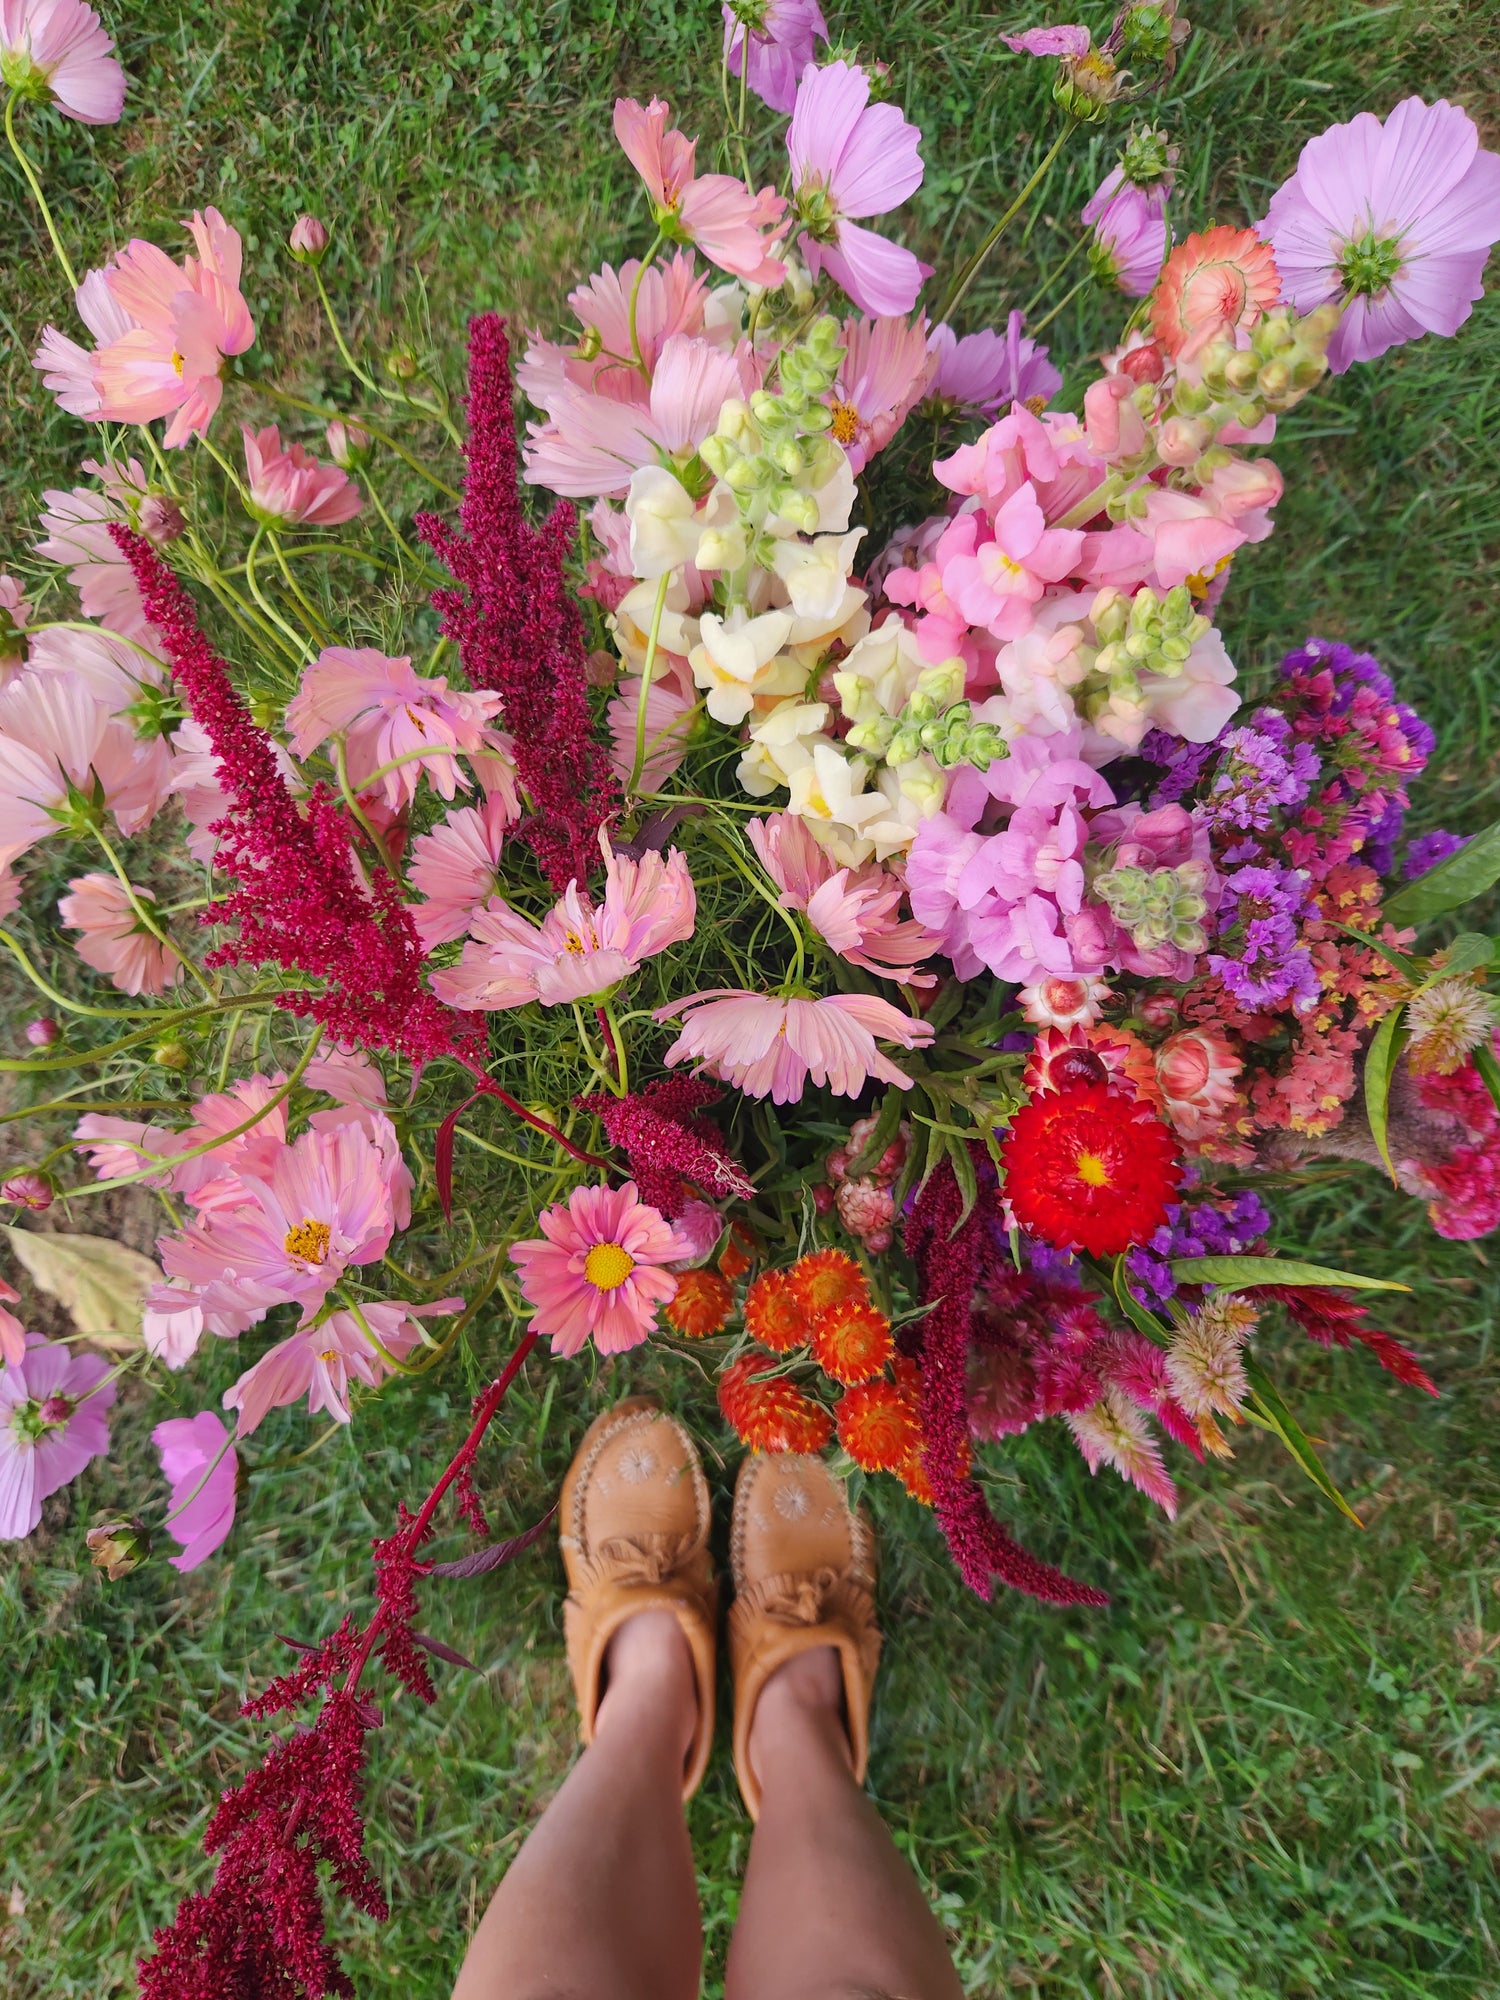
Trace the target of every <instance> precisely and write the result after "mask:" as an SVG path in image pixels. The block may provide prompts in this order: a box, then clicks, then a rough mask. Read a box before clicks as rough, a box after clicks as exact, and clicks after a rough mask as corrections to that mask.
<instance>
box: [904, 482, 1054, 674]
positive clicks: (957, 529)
mask: <svg viewBox="0 0 1500 2000" xmlns="http://www.w3.org/2000/svg"><path fill="white" fill-rule="evenodd" d="M981 525H982V523H981V521H980V517H979V516H978V515H977V514H960V515H959V517H958V519H957V520H956V521H955V522H954V523H953V525H952V527H951V528H950V529H949V530H948V532H947V533H946V534H945V535H944V536H943V539H942V541H941V542H940V543H939V544H938V553H937V562H938V567H939V569H940V570H941V572H942V577H943V587H944V589H945V591H946V592H947V594H948V596H949V597H950V598H951V599H952V601H953V603H954V604H955V605H956V606H957V607H958V610H959V611H960V613H961V614H962V615H963V617H964V618H966V619H967V620H968V622H969V624H971V625H982V626H984V628H985V630H986V631H988V632H989V633H991V634H992V636H993V637H995V638H996V639H1014V638H1015V637H1016V636H1017V634H1019V633H1021V632H1024V631H1025V629H1026V627H1027V625H1028V624H1029V623H1030V622H1031V607H1032V605H1033V604H1035V603H1037V602H1038V600H1039V599H1040V598H1041V596H1042V593H1043V591H1044V590H1045V589H1046V587H1047V585H1048V584H1049V583H1059V582H1061V580H1062V579H1063V578H1064V577H1065V576H1067V575H1069V574H1070V573H1071V572H1072V570H1073V569H1074V568H1075V567H1076V566H1077V563H1078V560H1079V557H1080V556H1081V555H1082V553H1083V535H1082V534H1081V532H1079V531H1078V530H1077V529H1064V528H1049V527H1048V526H1047V517H1046V515H1045V514H1044V513H1043V511H1042V504H1041V501H1040V500H1039V499H1038V498H1037V495H1036V491H1035V489H1034V488H1033V487H1032V485H1031V484H1030V482H1029V481H1028V482H1027V484H1026V485H1025V486H1021V487H1018V488H1017V490H1016V491H1015V492H1014V493H1012V494H1011V496H1010V498H1009V499H1008V500H1006V501H1005V503H1004V504H1003V505H1002V506H1001V507H1000V509H999V510H998V512H997V513H996V514H995V516H994V521H993V530H992V538H991V539H984V540H981V539H980V534H979V531H980V527H981Z"/></svg>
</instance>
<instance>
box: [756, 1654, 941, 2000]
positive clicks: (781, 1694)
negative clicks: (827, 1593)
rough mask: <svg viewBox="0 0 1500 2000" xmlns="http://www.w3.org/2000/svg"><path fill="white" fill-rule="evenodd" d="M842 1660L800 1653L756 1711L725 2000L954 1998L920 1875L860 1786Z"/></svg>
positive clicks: (781, 1671) (771, 1685) (767, 1688)
mask: <svg viewBox="0 0 1500 2000" xmlns="http://www.w3.org/2000/svg"><path fill="white" fill-rule="evenodd" d="M841 1708H842V1688H841V1677H840V1671H839V1664H838V1655H837V1654H836V1653H835V1652H834V1651H833V1649H832V1648H831V1647H823V1646H819V1647H816V1648H814V1649H812V1650H811V1651H809V1652H805V1653H798V1654H796V1655H794V1656H793V1658H791V1659H790V1660H788V1661H787V1662H786V1664H785V1666H783V1667H781V1668H780V1669H779V1670H778V1671H777V1672H776V1673H775V1674H773V1675H772V1677H771V1678H770V1680H769V1681H767V1683H766V1685H765V1687H764V1689H763V1690H762V1692H761V1697H760V1700H759V1702H758V1703H757V1704H756V1710H755V1720H754V1723H753V1725H752V1728H751V1735H750V1761H751V1763H752V1764H753V1765H754V1767H755V1774H756V1776H757V1777H758V1778H759V1779H760V1784H761V1793H762V1797H761V1809H760V1823H759V1825H758V1826H757V1827H756V1829H755V1838H754V1840H753V1841H752V1842H751V1845H750V1863H749V1866H748V1868H747V1869H746V1871H745V1890H744V1894H743V1896H742V1897H741V1899H740V1917H739V1923H738V1925H737V1927H736V1929H735V1933H734V1942H733V1943H732V1944H731V1946H730V1949H729V1967H728V1972H727V1976H726V1981H725V1993H726V1996H727V2000H962V1994H963V1989H962V1987H961V1986H960V1985H959V1983H958V1975H957V1973H956V1972H955V1971H954V1970H953V1964H952V1961H951V1960H950V1958H949V1956H948V1952H947V1947H946V1946H945V1945H944V1943H943V1934H942V1931H941V1930H940V1929H939V1928H938V1924H937V1920H936V1919H935V1918H934V1916H933V1914H932V1912H931V1910H929V1909H928V1907H927V1903H926V1900H925V1898H924V1897H923V1895H922V1891H921V1889H920V1888H919V1886H918V1884H917V1880H916V1877H915V1876H914V1875H913V1874H912V1872H911V1870H910V1869H909V1868H908V1867H907V1865H906V1863H905V1861H903V1860H902V1858H901V1855H900V1853H899V1852H898V1850H897V1848H896V1844H895V1842H894V1841H893V1840H892V1839H891V1836H890V1834H889V1832H888V1831H887V1829H886V1826H885V1823H884V1821H883V1820H882V1819H881V1817H880V1815H879V1813H878V1812H877V1811H876V1810H875V1808H874V1806H873V1805H872V1804H871V1802H870V1800H869V1799H868V1798H866V1796H865V1794H864V1792H863V1790H862V1789H861V1788H860V1787H859V1786H858V1785H856V1784H855V1782H854V1775H853V1771H852V1769H851V1767H850V1762H849V1744H848V1738H847V1737H846V1735H845V1733H844V1725H843V1721H842V1718H841Z"/></svg>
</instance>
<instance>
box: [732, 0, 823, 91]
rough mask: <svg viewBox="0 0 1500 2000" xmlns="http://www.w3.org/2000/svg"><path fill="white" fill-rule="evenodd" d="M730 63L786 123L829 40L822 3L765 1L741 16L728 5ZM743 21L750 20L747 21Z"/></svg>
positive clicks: (748, 9) (815, 0) (811, 0)
mask: <svg viewBox="0 0 1500 2000" xmlns="http://www.w3.org/2000/svg"><path fill="white" fill-rule="evenodd" d="M723 13H724V63H725V67H726V68H727V69H728V71H729V74H730V75H731V76H738V75H739V74H740V72H741V69H742V68H744V65H745V62H746V52H747V51H748V59H749V67H748V69H745V82H746V84H747V85H748V86H749V88H750V89H751V90H753V91H754V92H755V94H756V96H757V97H759V98H760V99H761V100H762V101H763V102H764V103H766V104H768V105H769V106H770V107H771V109H772V110H773V111H779V112H780V113H781V115H782V116H783V117H785V116H786V115H787V113H788V112H789V111H790V110H791V108H792V106H793V104H794V103H795V102H796V100H797V79H798V77H799V76H801V74H802V72H803V70H804V69H806V67H807V65H808V64H809V63H810V62H812V61H814V60H815V59H816V56H817V47H818V43H819V42H826V41H827V39H828V23H827V22H826V21H825V20H824V19H823V10H822V8H821V7H819V5H818V0H763V4H759V5H753V6H749V7H743V6H742V7H741V9H740V10H739V11H736V9H735V8H734V7H733V6H732V5H730V4H729V0H724V9H723ZM742 15H743V17H744V18H741V17H742Z"/></svg>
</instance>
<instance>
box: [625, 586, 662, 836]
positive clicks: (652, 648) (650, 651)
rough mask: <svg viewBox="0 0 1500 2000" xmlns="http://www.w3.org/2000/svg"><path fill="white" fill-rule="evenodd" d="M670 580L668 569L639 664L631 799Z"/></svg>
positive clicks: (627, 791) (640, 768) (637, 780)
mask: <svg viewBox="0 0 1500 2000" xmlns="http://www.w3.org/2000/svg"><path fill="white" fill-rule="evenodd" d="M671 581H672V574H671V571H670V570H668V571H665V572H664V573H663V575H662V577H661V579H660V581H659V582H658V583H657V586H656V602H655V604H654V605H653V606H652V607H651V630H650V632H649V633H648V634H647V637H646V657H645V659H644V661H643V662H642V663H641V692H640V695H639V697H638V699H637V701H636V705H635V756H634V758H633V760H632V762H631V766H630V783H629V784H628V785H627V786H626V788H625V796H626V797H627V798H634V797H635V793H636V787H637V786H638V785H639V784H640V782H641V772H642V771H643V770H644V769H645V764H646V698H647V696H648V695H649V694H650V692H651V675H652V673H653V671H654V670H655V667H656V648H657V642H658V641H659V639H660V637H661V620H662V613H663V611H665V609H666V606H667V587H668V585H669V584H670V583H671Z"/></svg>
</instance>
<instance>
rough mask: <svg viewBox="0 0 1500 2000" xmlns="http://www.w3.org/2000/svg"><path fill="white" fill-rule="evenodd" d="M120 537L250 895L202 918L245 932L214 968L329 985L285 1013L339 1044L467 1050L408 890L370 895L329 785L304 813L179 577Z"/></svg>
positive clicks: (147, 549) (381, 886)
mask: <svg viewBox="0 0 1500 2000" xmlns="http://www.w3.org/2000/svg"><path fill="white" fill-rule="evenodd" d="M110 533H111V535H112V536H113V537H114V540H115V542H116V544H117V545H118V547H119V548H120V550H121V552H122V553H123V554H124V556H125V557H126V559H127V561H128V562H129V564H130V567H131V571H132V573H133V575H134V577H135V580H136V585H137V587H138V588H139V590H140V594H141V603H142V605H143V606H144V608H145V612H146V615H147V617H148V618H149V619H150V620H151V623H152V625H153V626H154V627H155V628H156V633H157V636H158V639H159V641H160V644H161V647H162V650H163V652H164V653H165V654H166V657H167V660H168V662H169V664H170V665H171V668H172V672H173V675H174V677H175V679H176V681H177V684H178V686H179V687H180V688H181V690H182V693H183V696H184V698H185V699H186V702H187V705H188V708H189V711H190V712H191V714H192V716H193V719H194V720H195V721H196V722H198V723H200V724H201V725H202V727H203V729H204V730H205V732H206V733H207V736H208V740H209V742H210V743H211V744H212V746H213V750H214V754H215V755H216V756H217V757H218V759H219V774H218V775H219V783H220V785H221V786H222V788H223V790H224V791H225V793H226V794H227V795H228V798H229V800H230V807H229V811H228V813H227V814H226V816H225V818H224V819H223V820H222V821H220V822H219V823H218V825H217V826H216V828H215V831H216V832H217V833H218V835H219V852H218V856H217V859H216V863H215V865H216V866H217V867H218V868H220V869H222V870H223V871H224V872H225V873H226V874H229V875H232V876H233V877H234V878H235V879H236V880H237V881H238V883H239V884H240V886H239V887H238V888H237V889H236V890H235V891H234V893H233V894H232V895H230V896H226V897H225V898H224V899H223V900H222V901H221V902H218V903H216V904H214V905H213V907H212V908H211V909H209V910H207V911H205V913H204V920H205V921H206V922H212V923H218V924H230V923H232V924H237V925H238V926H239V934H238V936H237V937H236V938H235V939H234V941H233V942H232V943H229V944H225V945H221V946H220V947H219V949H218V950H217V951H215V952H213V953H212V954H211V955H210V957H209V961H208V962H209V963H210V964H211V965H214V964H217V965H243V964H250V965H255V964H263V963H266V962H268V961H270V962H274V963H276V964H278V965H280V966H283V967H284V968H286V969H287V970H289V971H297V972H303V973H310V974H312V975H314V976H315V977H317V978H320V979H323V980H325V981H326V982H327V986H326V989H325V990H324V991H323V992H321V993H311V992H304V993H287V994H283V995H282V996H281V999H280V1002H279V1004H280V1005H281V1006H283V1007H285V1008H287V1009H288V1011H289V1012H291V1013H294V1014H302V1015H308V1016H311V1018H312V1019H313V1020H315V1021H319V1022H321V1023H322V1024H323V1026H324V1027H325V1028H326V1029H327V1030H328V1032H329V1034H330V1035H332V1036H333V1037H335V1038H336V1039H337V1040H339V1041H341V1042H354V1043H359V1044H363V1045H365V1046H368V1047H371V1048H387V1049H392V1050H394V1051H396V1052H397V1053H398V1054H400V1055H403V1056H405V1057H406V1058H407V1060H408V1061H409V1062H413V1063H422V1062H429V1061H431V1060H432V1058H433V1057H435V1056H440V1055H447V1054H452V1053H456V1052H457V1051H458V1049H459V1048H460V1046H461V1045H462V1043H463V1042H464V1040H465V1039H466V1037H465V1033H464V1022H463V1017H462V1016H461V1015H459V1014H455V1013H454V1012H453V1010H452V1009H451V1008H449V1007H445V1006H444V1005H443V1004H442V1003H441V1002H440V1001H438V1000H435V999H434V998H433V997H432V995H431V994H430V993H429V992H428V991H427V990H426V987H425V986H424V984H423V979H422V969H423V961H424V954H423V951H422V945H421V941H420V939H419V938H418V937H417V933H416V930H415V927H414V926H413V924H412V920H411V913H410V911H409V910H408V909H407V908H406V906H405V905H404V903H403V902H402V900H401V893H400V888H399V885H398V884H397V883H396V882H395V881H393V880H392V878H391V877H390V876H389V875H388V874H386V873H385V871H384V870H383V869H375V870H373V871H372V880H371V884H370V886H369V888H368V889H366V888H365V887H364V885H363V884H362V883H361V881H360V879H359V875H358V873H357V871H356V868H355V865H354V853H353V848H352V845H351V833H350V825H349V821H348V819H347V818H346V817H345V815H344V813H343V811H342V809H341V808H340V807H339V806H338V805H337V804H336V803H335V801H334V800H333V799H331V798H330V797H329V796H328V794H327V793H326V792H325V791H323V790H322V788H321V787H318V788H316V789H314V791H313V792H312V793H310V794H309V796H308V797H307V799H306V800H304V801H302V802H301V803H300V804H299V803H298V801H297V800H296V799H295V798H293V796H292V793H291V791H290V789H289V788H288V786H287V783H286V780H285V779H284V778H283V776H282V775H281V772H280V770H279V769H278V767H277V763H276V757H275V752H274V749H273V746H272V742H271V738H270V737H269V736H268V735H267V734H266V732H265V731H264V730H263V729H260V728H258V727H257V726H256V724H255V722H254V720H253V719H252V717H251V715H250V712H249V710H248V709H247V708H246V706H245V704H244V702H243V701H242V700H241V699H240V697H239V695H238V694H237V693H236V692H235V690H234V686H233V684H232V682H231V681H230V678H229V669H228V667H227V666H226V665H225V663H224V661H223V660H222V659H220V657H219V655H218V654H217V653H216V652H215V651H214V649H213V647H212V646H211V645H210V643H209V641H208V639H207V638H206V637H205V635H204V633H203V631H202V629H201V628H200V626H199V624H198V619H197V614H196V612H195V610H194V607H193V600H192V598H191V597H190V596H189V595H188V593H187V591H186V590H185V589H184V588H183V586H182V584H181V583H180V582H179V581H178V579H177V577H176V576H175V575H174V574H173V572H172V570H171V569H170V568H169V567H168V565H167V564H166V563H165V562H164V561H163V560H162V558H161V556H160V555H158V554H157V552H156V550H155V549H154V548H153V547H152V546H151V544H150V542H148V541H147V540H146V538H145V536H144V535H137V534H134V533H132V532H131V530H130V529H129V528H126V527H124V526H121V525H118V524H117V525H115V526H113V527H111V529H110Z"/></svg>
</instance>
